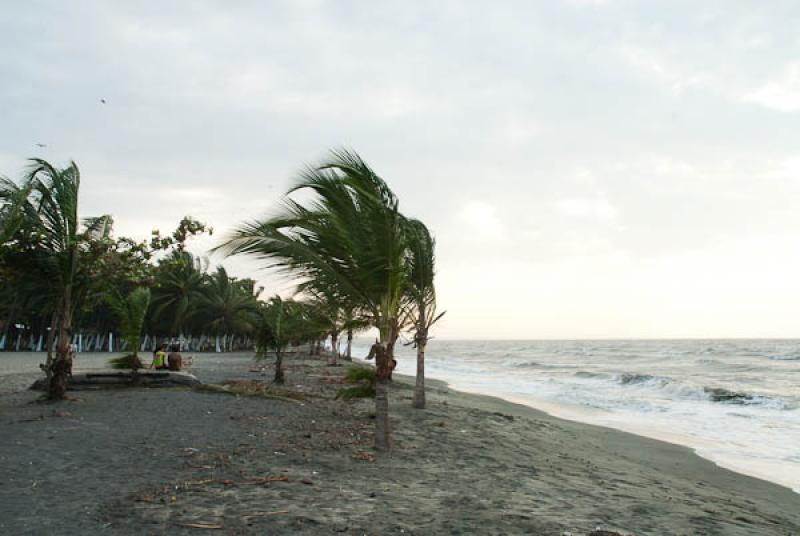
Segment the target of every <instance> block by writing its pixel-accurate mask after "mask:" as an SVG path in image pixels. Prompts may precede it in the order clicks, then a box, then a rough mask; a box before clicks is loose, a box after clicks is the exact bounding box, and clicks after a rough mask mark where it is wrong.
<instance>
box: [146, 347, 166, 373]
mask: <svg viewBox="0 0 800 536" xmlns="http://www.w3.org/2000/svg"><path fill="white" fill-rule="evenodd" d="M150 368H154V369H156V370H158V369H165V368H167V352H165V351H164V345H163V344H162V345H161V346H159V347H158V348H156V351H155V352H153V361H152V362H151V363H150Z"/></svg>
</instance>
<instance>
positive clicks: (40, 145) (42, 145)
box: [36, 143, 47, 148]
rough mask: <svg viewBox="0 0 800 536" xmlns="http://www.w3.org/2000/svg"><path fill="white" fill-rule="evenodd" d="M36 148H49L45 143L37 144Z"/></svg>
mask: <svg viewBox="0 0 800 536" xmlns="http://www.w3.org/2000/svg"><path fill="white" fill-rule="evenodd" d="M36 147H42V148H44V147H47V145H46V144H44V143H37V144H36Z"/></svg>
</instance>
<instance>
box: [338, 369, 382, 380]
mask: <svg viewBox="0 0 800 536" xmlns="http://www.w3.org/2000/svg"><path fill="white" fill-rule="evenodd" d="M344 378H345V380H346V381H347V382H349V383H358V382H369V383H374V382H375V369H374V368H373V367H357V366H351V367H348V368H347V372H346V373H345V376H344Z"/></svg>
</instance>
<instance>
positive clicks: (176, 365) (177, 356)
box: [167, 344, 183, 371]
mask: <svg viewBox="0 0 800 536" xmlns="http://www.w3.org/2000/svg"><path fill="white" fill-rule="evenodd" d="M167 360H168V361H169V370H175V371H178V370H181V367H182V366H183V357H182V356H181V352H180V346H178V345H177V344H175V345H173V346H172V349H171V351H170V353H169V356H168V357H167Z"/></svg>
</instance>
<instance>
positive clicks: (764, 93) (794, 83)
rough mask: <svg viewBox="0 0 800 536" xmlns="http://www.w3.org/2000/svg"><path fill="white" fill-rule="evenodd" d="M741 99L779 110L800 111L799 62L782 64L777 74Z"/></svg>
mask: <svg viewBox="0 0 800 536" xmlns="http://www.w3.org/2000/svg"><path fill="white" fill-rule="evenodd" d="M742 99H743V100H745V101H748V102H752V103H755V104H758V105H761V106H764V107H766V108H770V109H773V110H778V111H781V112H797V111H800V62H796V61H795V62H791V63H788V64H786V65H784V66H783V68H782V69H781V72H780V73H779V74H778V75H777V76H773V77H772V78H771V79H769V80H767V81H766V82H765V83H764V84H763V85H761V86H760V87H758V88H757V89H755V90H754V91H752V92H750V93H746V94H744V95H742Z"/></svg>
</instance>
